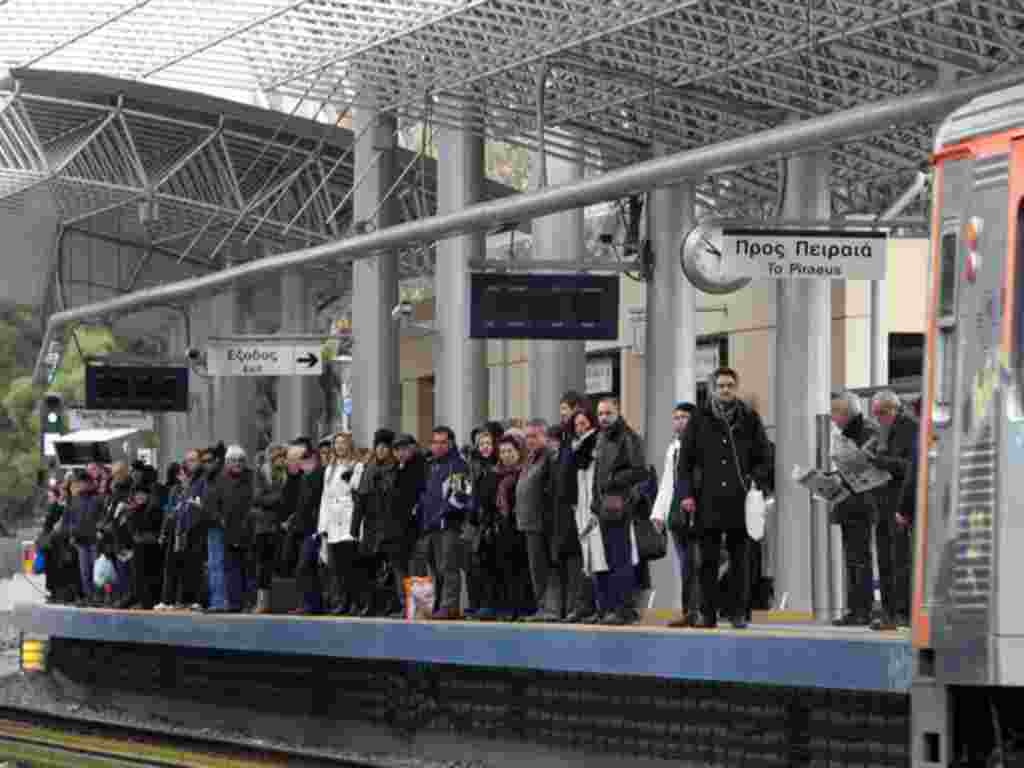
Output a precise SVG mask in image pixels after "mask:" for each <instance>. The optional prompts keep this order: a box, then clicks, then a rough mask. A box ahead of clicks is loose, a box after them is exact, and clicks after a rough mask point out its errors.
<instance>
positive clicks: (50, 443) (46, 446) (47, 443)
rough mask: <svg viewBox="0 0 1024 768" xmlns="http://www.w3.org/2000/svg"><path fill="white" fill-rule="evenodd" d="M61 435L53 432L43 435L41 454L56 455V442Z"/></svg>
mask: <svg viewBox="0 0 1024 768" xmlns="http://www.w3.org/2000/svg"><path fill="white" fill-rule="evenodd" d="M62 437H63V435H58V434H54V433H52V432H49V433H46V434H44V435H43V456H56V455H57V446H56V442H57V441H58V440H60V439H61V438H62Z"/></svg>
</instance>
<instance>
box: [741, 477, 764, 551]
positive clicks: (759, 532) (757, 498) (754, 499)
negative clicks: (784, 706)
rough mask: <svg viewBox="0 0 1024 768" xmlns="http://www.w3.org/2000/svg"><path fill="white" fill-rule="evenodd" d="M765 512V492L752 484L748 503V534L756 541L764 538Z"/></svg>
mask: <svg viewBox="0 0 1024 768" xmlns="http://www.w3.org/2000/svg"><path fill="white" fill-rule="evenodd" d="M765 512H766V506H765V501H764V492H763V491H761V489H759V488H758V487H757V486H756V485H754V484H753V483H751V485H750V490H749V491H747V502H746V514H747V534H748V535H749V536H750V538H752V539H753V540H754V541H760V540H761V539H763V538H764V519H765Z"/></svg>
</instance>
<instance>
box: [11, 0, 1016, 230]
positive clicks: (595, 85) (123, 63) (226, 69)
mask: <svg viewBox="0 0 1024 768" xmlns="http://www.w3.org/2000/svg"><path fill="white" fill-rule="evenodd" d="M1022 39H1024V3H1022V2H1020V0H75V1H74V2H71V0H9V1H8V2H7V3H6V4H5V5H3V6H0V62H6V63H8V64H9V65H10V66H18V67H26V66H28V67H45V68H51V69H67V70H77V71H89V72H97V73H103V74H107V75H111V76H116V77H122V78H126V79H135V80H146V81H151V82H155V83H165V84H166V83H178V84H181V83H184V84H190V85H191V86H193V87H195V88H196V89H198V90H203V89H205V90H208V91H210V90H214V91H215V90H217V89H221V88H232V89H239V90H246V91H250V92H251V91H254V90H261V91H264V92H277V93H281V94H287V95H292V96H296V97H300V98H302V99H308V100H311V101H312V102H314V103H318V104H319V103H321V102H325V101H326V102H331V103H334V104H347V103H350V102H351V101H353V100H358V97H359V94H360V93H361V92H363V91H364V90H365V89H369V88H372V89H373V90H374V91H375V98H376V99H377V101H378V103H383V104H385V105H387V106H389V107H390V108H392V109H393V110H394V111H396V112H398V113H399V114H402V115H405V116H410V117H413V118H421V117H423V116H425V114H426V113H427V112H428V111H429V112H430V115H431V118H432V120H434V121H436V122H438V123H442V124H443V123H451V124H458V125H463V126H465V127H470V128H472V129H474V130H477V131H480V132H482V133H485V134H486V135H487V136H489V137H492V138H505V139H513V140H516V141H520V142H524V143H527V144H531V145H534V144H536V135H537V123H538V120H537V117H538V112H540V114H542V115H543V120H544V122H545V123H546V125H547V126H549V127H553V126H560V127H562V128H570V129H573V130H575V131H577V132H579V133H581V134H582V135H583V136H584V139H585V147H586V153H587V159H588V161H589V162H591V163H592V164H594V165H595V166H599V167H602V168H609V167H616V166H620V165H622V164H625V163H629V162H633V161H635V160H637V159H639V158H643V157H645V156H648V155H649V153H650V151H651V147H652V145H653V144H654V143H658V144H660V145H662V146H664V147H666V148H667V149H669V150H672V149H677V150H678V149H685V148H689V147H693V146H700V145H703V144H706V143H709V142H710V141H712V140H719V139H722V138H727V137H734V136H740V135H744V134H749V133H752V132H755V131H758V130H761V129H763V128H765V127H771V126H774V125H778V124H780V123H782V122H783V121H785V120H787V119H794V118H797V119H799V118H806V117H810V116H815V115H821V114H825V113H829V112H832V111H835V110H839V109H843V108H846V107H850V106H854V105H856V104H861V103H864V102H870V101H873V100H880V99H883V98H886V97H890V96H894V95H899V94H901V93H910V92H913V91H916V90H920V89H921V88H924V87H927V86H931V85H934V84H935V83H937V82H939V81H940V80H942V79H943V78H956V77H958V76H963V75H977V74H984V73H988V72H991V71H993V70H996V69H999V68H1000V67H1003V66H1005V65H1007V64H1009V63H1012V62H1016V61H1018V60H1020V57H1021V42H1022ZM539 75H542V76H543V87H542V88H538V87H537V81H538V76H539ZM442 94H446V95H467V94H468V95H474V96H476V97H478V98H479V99H481V101H482V104H481V108H480V109H479V110H478V111H477V112H476V113H475V115H474V116H471V117H469V118H466V117H465V116H464V115H462V114H460V113H459V112H457V111H454V110H446V108H445V106H444V102H443V101H442V100H435V98H434V97H436V96H439V95H442ZM381 100H382V101H381ZM930 133H931V126H928V125H918V126H906V127H901V128H900V129H898V130H894V131H891V132H886V133H885V134H881V135H876V136H871V137H865V138H863V139H862V140H859V141H855V142H847V143H845V144H844V145H842V146H838V147H835V148H834V149H833V158H834V167H835V170H834V173H833V187H834V189H835V190H836V193H837V194H836V195H835V198H836V207H837V212H840V213H843V212H850V213H867V212H877V211H879V210H881V208H883V207H884V205H885V204H886V202H888V201H891V199H892V198H893V197H894V196H895V195H896V194H898V191H899V190H901V189H903V188H904V187H905V186H906V183H907V181H908V180H909V179H911V178H913V174H914V172H916V171H917V170H918V169H919V167H920V165H921V162H922V160H923V158H924V155H925V153H926V152H927V150H928V148H929V147H928V145H929V142H930ZM547 143H548V145H549V148H550V149H551V151H553V152H556V153H557V152H559V151H562V152H565V151H567V150H566V147H564V146H563V145H561V144H560V143H559V141H558V137H557V136H550V137H548V142H547ZM726 178H728V180H729V181H730V182H731V183H730V184H728V185H727V184H723V183H719V181H718V179H711V180H708V181H707V182H706V185H705V186H706V189H705V190H704V191H705V192H706V193H708V194H710V196H711V197H713V198H715V199H716V200H720V201H722V202H723V204H725V203H727V202H728V201H729V200H730V199H735V200H734V201H735V202H740V203H741V204H743V205H746V204H747V203H749V202H751V201H752V202H753V204H754V207H755V208H756V207H757V204H758V203H761V204H763V205H770V204H771V203H772V201H773V200H774V199H775V186H776V183H777V179H776V168H775V166H774V165H773V164H772V165H765V166H764V167H754V168H747V169H741V170H740V171H738V172H736V173H734V174H732V175H731V176H730V177H726ZM738 198H741V199H738Z"/></svg>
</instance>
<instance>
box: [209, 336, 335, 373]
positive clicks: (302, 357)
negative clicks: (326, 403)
mask: <svg viewBox="0 0 1024 768" xmlns="http://www.w3.org/2000/svg"><path fill="white" fill-rule="evenodd" d="M206 366H207V369H208V370H209V372H210V374H211V375H213V376H319V375H320V374H322V373H323V370H324V365H323V360H321V359H320V345H319V344H316V343H292V344H289V343H285V342H266V343H263V342H246V341H239V342H238V343H235V342H231V341H218V342H217V343H212V344H211V345H210V346H209V348H208V349H207V354H206Z"/></svg>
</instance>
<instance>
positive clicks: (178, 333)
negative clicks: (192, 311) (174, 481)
mask: <svg viewBox="0 0 1024 768" xmlns="http://www.w3.org/2000/svg"><path fill="white" fill-rule="evenodd" d="M187 348H188V340H187V338H186V333H185V318H184V317H182V316H181V315H178V314H174V315H172V316H171V322H170V324H169V325H168V326H167V354H168V357H170V358H171V359H172V360H174V361H176V362H177V361H182V362H184V360H185V351H186V350H187ZM190 378H191V381H190V382H189V408H190V409H191V407H192V402H193V400H194V388H195V387H196V386H198V383H197V382H198V381H199V377H198V376H197V375H196V374H194V373H193V374H190ZM189 419H190V414H189V413H166V414H164V415H163V418H162V420H161V425H160V459H161V463H162V464H164V465H166V464H168V463H170V462H172V461H179V460H180V459H182V458H184V456H185V452H186V451H187V450H188V449H189V448H193V447H195V446H194V445H193V442H192V441H193V435H192V434H191V433H190V431H189Z"/></svg>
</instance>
